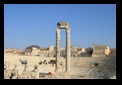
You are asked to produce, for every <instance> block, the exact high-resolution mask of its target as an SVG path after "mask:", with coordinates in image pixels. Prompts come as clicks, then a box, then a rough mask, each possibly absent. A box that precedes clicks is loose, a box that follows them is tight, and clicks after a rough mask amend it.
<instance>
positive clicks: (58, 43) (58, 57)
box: [55, 28, 60, 72]
mask: <svg viewBox="0 0 122 85" xmlns="http://www.w3.org/2000/svg"><path fill="white" fill-rule="evenodd" d="M56 61H57V63H56V69H55V71H56V72H58V71H59V61H60V29H59V28H57V29H56Z"/></svg>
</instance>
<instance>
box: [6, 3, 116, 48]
mask: <svg viewBox="0 0 122 85" xmlns="http://www.w3.org/2000/svg"><path fill="white" fill-rule="evenodd" d="M61 21H66V22H69V25H70V29H71V30H70V31H71V35H70V36H71V45H76V46H77V47H81V48H82V47H84V48H87V47H89V46H90V47H92V45H93V43H95V44H98V45H108V46H109V47H111V48H116V5H115V4H4V49H7V48H18V49H25V48H26V47H27V46H29V45H39V46H40V47H42V48H44V47H49V46H50V45H53V46H56V28H57V22H61ZM65 44H66V34H65V30H64V29H63V30H61V47H64V46H65Z"/></svg>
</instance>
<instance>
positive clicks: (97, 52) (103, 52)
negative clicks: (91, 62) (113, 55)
mask: <svg viewBox="0 0 122 85" xmlns="http://www.w3.org/2000/svg"><path fill="white" fill-rule="evenodd" d="M109 55H110V48H109V47H108V46H106V45H103V46H101V45H94V46H93V53H92V57H105V56H109Z"/></svg>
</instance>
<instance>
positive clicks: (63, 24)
mask: <svg viewBox="0 0 122 85" xmlns="http://www.w3.org/2000/svg"><path fill="white" fill-rule="evenodd" d="M57 27H58V28H57V29H56V61H57V63H56V72H57V71H59V65H60V64H59V62H60V29H65V30H66V72H69V71H70V57H71V52H70V51H71V50H70V27H69V23H68V22H58V23H57Z"/></svg>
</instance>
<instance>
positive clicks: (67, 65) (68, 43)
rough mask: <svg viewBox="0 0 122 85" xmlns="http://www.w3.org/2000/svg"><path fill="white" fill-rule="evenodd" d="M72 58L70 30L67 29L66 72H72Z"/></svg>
mask: <svg viewBox="0 0 122 85" xmlns="http://www.w3.org/2000/svg"><path fill="white" fill-rule="evenodd" d="M70 57H71V50H70V29H67V30H66V72H69V71H70Z"/></svg>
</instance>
